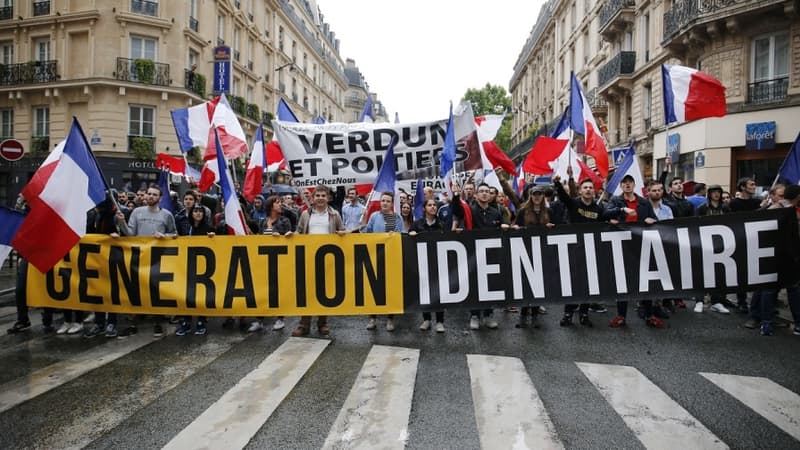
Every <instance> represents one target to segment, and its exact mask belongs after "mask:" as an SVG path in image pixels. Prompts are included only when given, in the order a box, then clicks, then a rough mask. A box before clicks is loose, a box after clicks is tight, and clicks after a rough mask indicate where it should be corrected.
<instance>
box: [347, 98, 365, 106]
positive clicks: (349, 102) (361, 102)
mask: <svg viewBox="0 0 800 450" xmlns="http://www.w3.org/2000/svg"><path fill="white" fill-rule="evenodd" d="M365 102H366V101H365V100H361V99H358V98H348V99H347V100H345V101H344V106H345V107H347V108H363V107H364V103H365Z"/></svg>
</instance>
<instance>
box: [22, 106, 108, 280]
mask: <svg viewBox="0 0 800 450" xmlns="http://www.w3.org/2000/svg"><path fill="white" fill-rule="evenodd" d="M53 154H57V156H56V157H55V158H54V157H53ZM106 190H108V186H107V184H106V182H105V179H104V178H103V174H102V173H101V172H100V168H99V167H98V165H97V161H96V160H95V159H94V156H93V155H92V153H91V149H90V148H89V143H88V142H87V141H86V136H85V135H84V134H83V130H81V127H80V125H79V124H78V120H77V119H75V118H73V119H72V128H71V129H70V132H69V135H68V136H67V139H66V140H65V141H64V142H63V143H60V144H59V145H58V146H57V147H56V149H54V150H53V152H52V153H51V155H50V157H48V158H47V159H46V160H45V162H44V163H43V165H42V167H40V168H39V170H37V171H36V174H34V176H33V178H32V179H31V181H30V182H29V183H28V185H27V186H25V189H23V191H22V195H23V196H24V197H25V199H26V200H27V201H28V205H30V208H31V210H30V212H29V213H28V215H27V216H26V217H25V220H24V221H23V223H22V225H21V226H20V227H19V229H18V230H17V233H16V235H15V236H14V239H13V241H12V245H13V247H14V248H16V249H17V251H18V252H19V253H20V255H22V256H23V257H24V258H25V259H27V260H28V261H29V262H30V263H31V264H33V266H34V267H36V268H37V269H39V271H40V272H47V271H48V270H50V269H51V268H52V267H53V266H54V265H55V264H56V263H57V262H58V260H59V259H61V258H63V257H64V255H66V254H67V253H68V252H69V251H70V249H71V248H72V247H73V246H75V244H77V243H78V241H79V240H80V239H81V237H83V236H84V235H85V234H86V213H87V212H88V211H89V210H90V209H92V208H94V207H95V206H97V204H98V203H100V202H102V201H103V200H105V198H106Z"/></svg>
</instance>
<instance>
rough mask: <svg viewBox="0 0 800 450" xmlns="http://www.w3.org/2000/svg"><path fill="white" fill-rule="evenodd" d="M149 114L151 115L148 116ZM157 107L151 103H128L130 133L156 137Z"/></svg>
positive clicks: (131, 134)
mask: <svg viewBox="0 0 800 450" xmlns="http://www.w3.org/2000/svg"><path fill="white" fill-rule="evenodd" d="M148 116H149V117H148ZM155 120H156V107H155V106H151V105H139V104H130V105H128V135H130V136H140V137H155V135H156V128H155V127H156V122H155Z"/></svg>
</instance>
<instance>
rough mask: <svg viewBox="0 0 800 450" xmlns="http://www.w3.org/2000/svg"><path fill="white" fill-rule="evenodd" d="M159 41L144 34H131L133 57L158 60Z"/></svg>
mask: <svg viewBox="0 0 800 450" xmlns="http://www.w3.org/2000/svg"><path fill="white" fill-rule="evenodd" d="M157 44H158V41H157V40H156V39H153V38H148V37H144V36H131V59H139V58H141V59H149V60H151V61H155V60H156V46H157Z"/></svg>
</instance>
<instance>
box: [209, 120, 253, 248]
mask: <svg viewBox="0 0 800 450" xmlns="http://www.w3.org/2000/svg"><path fill="white" fill-rule="evenodd" d="M214 141H215V142H216V148H217V166H218V167H219V185H220V187H221V188H222V199H223V201H224V202H225V210H224V214H225V224H226V225H227V226H228V234H234V235H245V234H247V226H246V225H245V221H244V214H243V213H242V207H241V205H240V204H239V198H238V197H236V189H234V187H233V182H232V181H231V178H230V177H229V176H228V167H227V165H226V164H225V155H224V153H223V152H222V150H220V149H221V148H223V147H222V145H221V143H220V139H219V134H218V131H217V130H216V129H214Z"/></svg>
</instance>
